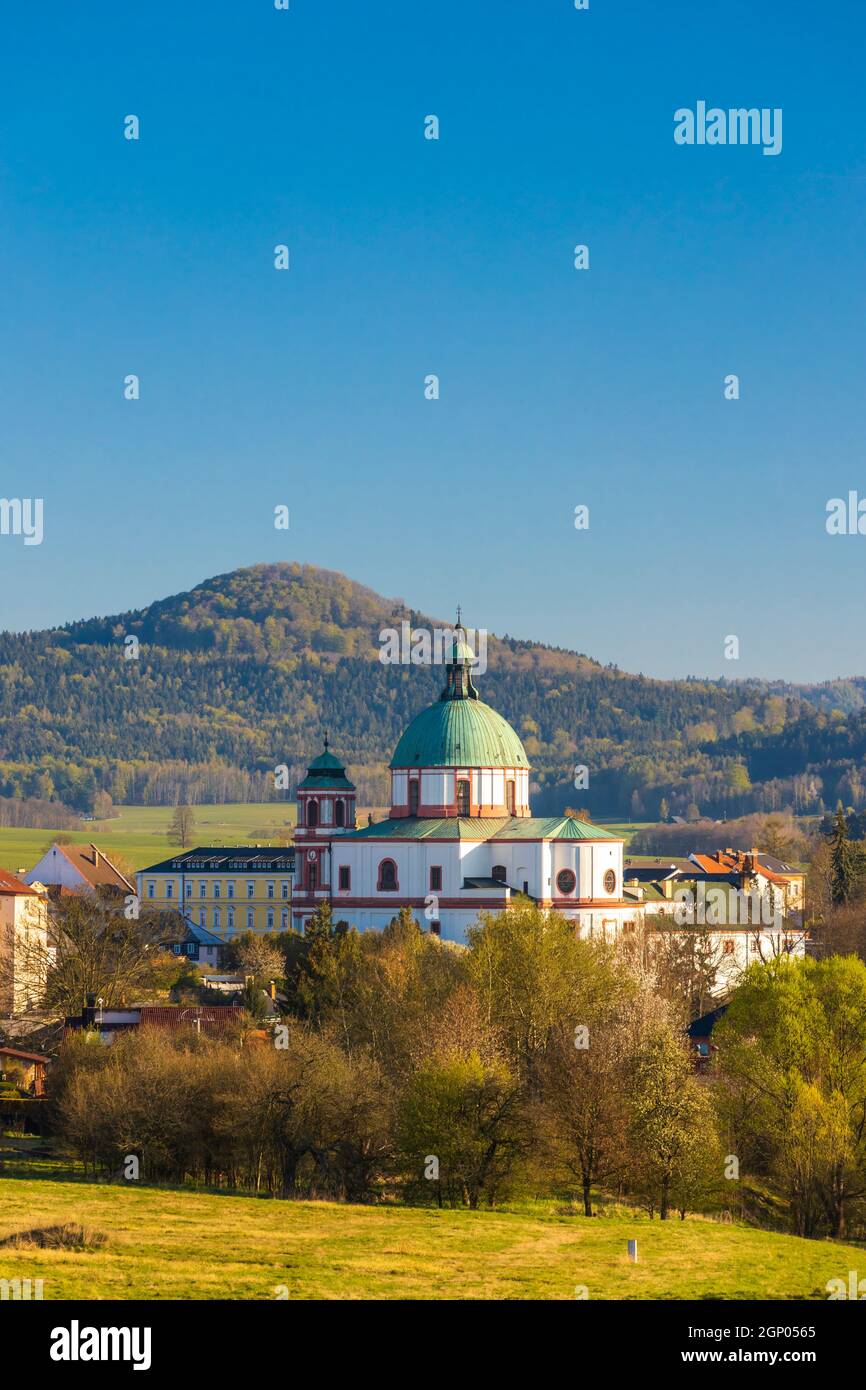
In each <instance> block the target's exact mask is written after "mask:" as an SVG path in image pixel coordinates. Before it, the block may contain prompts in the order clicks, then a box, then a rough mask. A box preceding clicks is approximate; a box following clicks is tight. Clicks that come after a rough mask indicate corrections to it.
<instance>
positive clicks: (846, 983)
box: [717, 956, 866, 1236]
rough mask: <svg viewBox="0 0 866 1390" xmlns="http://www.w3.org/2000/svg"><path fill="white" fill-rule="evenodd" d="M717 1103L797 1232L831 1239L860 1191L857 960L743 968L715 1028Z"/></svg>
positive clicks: (864, 1082) (863, 1098)
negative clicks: (759, 1159) (731, 1114)
mask: <svg viewBox="0 0 866 1390" xmlns="http://www.w3.org/2000/svg"><path fill="white" fill-rule="evenodd" d="M717 1032H718V1042H719V1056H720V1058H721V1065H722V1070H723V1075H724V1077H725V1079H726V1092H727V1094H726V1092H725V1091H722V1092H721V1094H720V1100H721V1101H722V1102H723V1108H724V1106H730V1105H733V1106H738V1107H739V1109H740V1113H741V1116H743V1133H744V1135H745V1137H746V1139H747V1142H749V1143H750V1145H751V1148H752V1150H753V1152H755V1153H757V1154H763V1156H764V1157H763V1162H764V1165H765V1167H766V1171H767V1172H768V1173H769V1175H770V1176H771V1177H773V1178H774V1179H775V1180H776V1181H777V1182H778V1183H779V1185H780V1186H781V1188H782V1190H783V1191H784V1193H785V1195H786V1198H787V1200H788V1203H789V1208H790V1212H791V1223H792V1227H793V1229H794V1230H795V1232H797V1233H798V1234H801V1235H813V1234H815V1233H816V1229H817V1224H818V1219H819V1215H820V1218H821V1220H822V1221H823V1222H824V1224H825V1227H826V1229H827V1230H828V1231H829V1233H830V1234H831V1235H833V1236H840V1235H842V1234H843V1233H844V1231H845V1228H846V1224H847V1220H848V1210H849V1207H850V1206H851V1204H852V1203H854V1202H857V1201H860V1200H861V1199H862V1197H863V1195H864V1191H866V1124H864V1116H866V965H864V964H863V962H862V961H860V960H857V959H855V958H854V957H851V956H848V957H842V956H830V957H828V958H827V959H826V960H814V959H812V958H810V957H805V958H802V959H792V958H783V959H780V960H777V961H772V962H770V963H768V964H767V965H760V966H753V967H752V969H751V970H750V972H749V974H748V975H747V977H746V980H745V982H744V983H743V984H742V985H741V987H740V988H739V989H738V991H737V992H736V994H735V995H734V997H733V999H732V1001H731V1004H730V1007H729V1009H728V1012H727V1014H726V1017H725V1019H724V1020H723V1022H722V1023H721V1024H720V1025H719V1028H718V1030H717Z"/></svg>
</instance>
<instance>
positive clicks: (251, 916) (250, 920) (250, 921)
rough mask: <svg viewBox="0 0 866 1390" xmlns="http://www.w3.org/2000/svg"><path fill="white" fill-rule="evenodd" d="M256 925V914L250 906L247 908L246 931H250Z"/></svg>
mask: <svg viewBox="0 0 866 1390" xmlns="http://www.w3.org/2000/svg"><path fill="white" fill-rule="evenodd" d="M255 925H256V914H255V912H254V910H253V909H252V908H251V907H248V908H247V931H252V929H253V927H254V926H255Z"/></svg>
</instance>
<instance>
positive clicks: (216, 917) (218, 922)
mask: <svg viewBox="0 0 866 1390" xmlns="http://www.w3.org/2000/svg"><path fill="white" fill-rule="evenodd" d="M213 924H214V930H215V931H219V929H220V927H221V926H222V924H223V921H222V911H221V910H220V908H218V907H215V908H214V910H213Z"/></svg>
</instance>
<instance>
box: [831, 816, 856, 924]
mask: <svg viewBox="0 0 866 1390" xmlns="http://www.w3.org/2000/svg"><path fill="white" fill-rule="evenodd" d="M855 877H856V871H855V866H854V855H853V852H852V849H851V841H850V840H849V839H848V822H847V821H846V819H845V812H844V810H843V809H842V802H841V801H840V802H839V804H838V806H837V807H836V816H835V819H834V822H833V838H832V840H831V841H830V901H831V902H832V904H833V906H834V907H840V906H841V905H842V904H843V903H847V902H849V901H850V899H851V895H852V892H853V889H854V880H855Z"/></svg>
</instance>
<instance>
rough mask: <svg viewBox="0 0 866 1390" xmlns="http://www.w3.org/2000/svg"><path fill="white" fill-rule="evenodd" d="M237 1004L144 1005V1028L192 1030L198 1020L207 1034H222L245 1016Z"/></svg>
mask: <svg viewBox="0 0 866 1390" xmlns="http://www.w3.org/2000/svg"><path fill="white" fill-rule="evenodd" d="M243 1013H244V1010H243V1009H242V1008H240V1007H239V1006H238V1005H237V1004H214V1005H210V1004H192V1005H184V1004H142V1005H141V1008H140V1011H139V1026H140V1027H142V1028H192V1027H194V1025H195V1021H196V1019H201V1026H202V1028H203V1029H204V1031H205V1032H207V1033H222V1032H224V1031H225V1030H226V1029H227V1028H229V1027H231V1025H232V1024H233V1023H235V1022H237V1020H238V1019H239V1018H240V1017H241V1016H242V1015H243Z"/></svg>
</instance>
